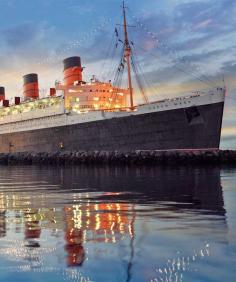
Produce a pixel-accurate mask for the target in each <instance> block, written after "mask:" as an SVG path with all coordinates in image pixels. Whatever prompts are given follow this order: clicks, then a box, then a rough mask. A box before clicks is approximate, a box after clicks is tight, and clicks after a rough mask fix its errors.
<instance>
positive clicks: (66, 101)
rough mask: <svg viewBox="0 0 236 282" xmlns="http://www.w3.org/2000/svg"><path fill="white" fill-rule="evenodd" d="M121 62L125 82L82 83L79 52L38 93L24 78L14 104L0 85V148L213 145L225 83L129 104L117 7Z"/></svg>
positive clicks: (127, 46) (127, 49)
mask: <svg viewBox="0 0 236 282" xmlns="http://www.w3.org/2000/svg"><path fill="white" fill-rule="evenodd" d="M123 20H124V23H123V28H124V41H122V43H123V50H124V52H123V54H122V60H121V65H120V67H121V66H122V67H124V65H125V66H127V74H128V77H127V81H128V88H124V87H123V88H122V87H116V86H114V85H113V84H112V83H111V82H110V81H109V82H101V81H99V80H98V79H96V78H95V77H94V78H93V79H91V81H90V82H88V83H86V82H84V81H83V77H82V74H83V68H82V66H81V59H80V57H77V56H76V57H70V58H67V59H65V60H64V82H63V83H61V82H57V83H56V84H55V87H54V88H50V95H48V97H46V98H40V97H39V85H38V75H37V74H34V73H33V74H28V75H25V76H24V77H23V78H24V86H23V95H24V98H23V100H22V101H21V98H20V97H15V102H14V104H11V105H10V104H9V100H7V99H5V88H4V87H0V101H2V107H1V108H0V152H26V151H27V152H53V151H58V150H68V151H78V150H84V151H96V150H107V151H134V150H198V149H199V150H203V149H204V150H216V149H218V148H219V145H220V136H221V126H222V117H223V109H224V100H225V88H224V87H222V88H221V87H218V88H214V89H210V90H208V91H206V92H201V91H198V92H196V93H194V94H193V93H191V94H189V95H188V96H186V97H178V98H174V99H165V100H160V101H155V102H148V101H147V100H146V102H145V103H144V104H139V105H135V104H134V99H133V95H134V88H133V84H132V76H131V68H132V43H130V41H129V36H128V31H127V22H126V9H125V7H124V5H123Z"/></svg>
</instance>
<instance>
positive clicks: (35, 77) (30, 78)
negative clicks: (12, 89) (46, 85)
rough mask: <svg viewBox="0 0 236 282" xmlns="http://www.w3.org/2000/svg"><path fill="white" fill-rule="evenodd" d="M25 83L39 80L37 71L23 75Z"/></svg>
mask: <svg viewBox="0 0 236 282" xmlns="http://www.w3.org/2000/svg"><path fill="white" fill-rule="evenodd" d="M23 79H24V84H28V83H33V82H38V75H37V74H36V73H29V74H26V75H24V76H23Z"/></svg>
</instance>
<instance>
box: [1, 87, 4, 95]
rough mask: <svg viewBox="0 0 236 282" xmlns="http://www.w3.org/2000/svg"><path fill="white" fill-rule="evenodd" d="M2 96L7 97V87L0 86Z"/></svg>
mask: <svg viewBox="0 0 236 282" xmlns="http://www.w3.org/2000/svg"><path fill="white" fill-rule="evenodd" d="M0 95H5V87H3V86H0Z"/></svg>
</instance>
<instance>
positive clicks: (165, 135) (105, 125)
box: [0, 102, 224, 152]
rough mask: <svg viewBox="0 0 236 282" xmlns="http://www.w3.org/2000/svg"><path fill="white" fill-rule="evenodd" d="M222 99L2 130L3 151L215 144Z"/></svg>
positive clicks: (174, 147) (209, 146)
mask: <svg viewBox="0 0 236 282" xmlns="http://www.w3.org/2000/svg"><path fill="white" fill-rule="evenodd" d="M223 108H224V103H223V102H220V103H214V104H208V105H202V106H197V107H191V108H183V109H174V110H168V111H160V112H152V113H146V114H140V115H130V116H126V117H119V118H112V119H106V120H98V121H92V122H87V123H78V124H73V125H68V126H57V127H53V128H45V129H37V130H30V131H22V132H15V133H6V134H1V135H0V152H53V151H58V150H67V151H82V150H84V151H96V150H98V151H101V150H104V151H105V150H106V151H133V150H177V149H178V150H186V149H189V150H193V149H211V150H213V149H217V148H219V145H220V135H221V125H222V116H223Z"/></svg>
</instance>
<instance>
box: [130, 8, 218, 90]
mask: <svg viewBox="0 0 236 282" xmlns="http://www.w3.org/2000/svg"><path fill="white" fill-rule="evenodd" d="M128 11H129V13H130V14H131V17H132V18H133V19H134V20H135V21H136V22H137V24H138V25H139V26H140V28H141V29H142V30H144V31H145V32H146V33H147V34H148V35H149V36H151V38H152V39H153V40H155V41H156V42H157V43H158V44H159V45H160V46H162V47H164V49H166V50H167V51H170V53H171V54H172V55H171V57H172V58H173V59H174V60H176V59H177V60H178V61H181V60H182V61H183V62H184V61H185V62H187V60H186V59H185V58H184V57H181V56H179V55H175V56H174V55H173V54H177V52H176V50H175V49H173V48H171V47H169V46H168V45H167V44H165V43H163V42H160V40H159V39H158V38H157V36H156V35H155V34H154V33H153V32H150V31H148V29H147V28H146V27H145V26H144V24H142V23H141V21H140V20H139V19H138V18H136V17H135V16H133V15H132V12H131V11H130V9H129V8H128ZM189 63H190V62H189ZM175 68H176V69H178V70H180V71H182V72H185V71H183V69H181V68H180V67H177V66H176V67H175ZM198 68H199V67H198ZM185 73H187V74H188V75H189V74H190V72H185ZM198 74H199V75H200V76H201V77H203V78H205V80H206V81H208V83H207V82H206V81H204V80H203V79H202V78H201V77H199V76H198V75H197V74H196V72H195V74H192V76H193V77H195V78H197V79H198V80H199V81H201V82H203V83H205V84H208V85H210V86H211V87H212V86H213V87H215V86H216V83H218V82H217V81H216V80H213V79H210V78H209V77H207V76H206V75H204V74H203V73H202V72H200V70H199V71H198Z"/></svg>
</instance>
